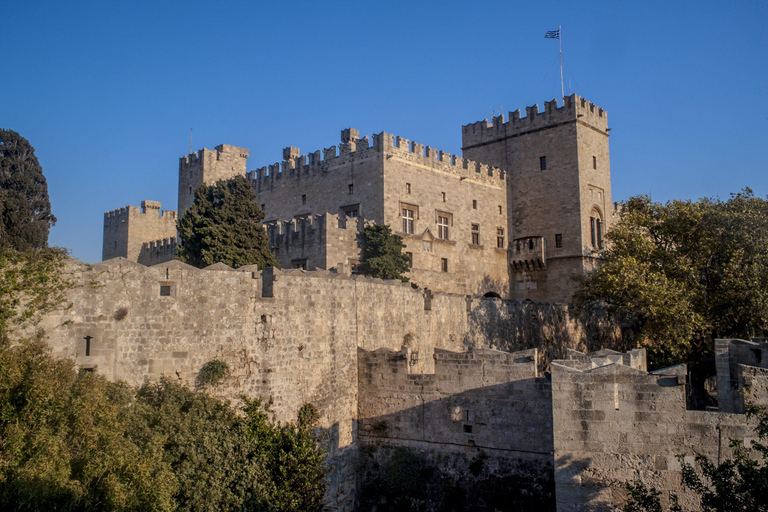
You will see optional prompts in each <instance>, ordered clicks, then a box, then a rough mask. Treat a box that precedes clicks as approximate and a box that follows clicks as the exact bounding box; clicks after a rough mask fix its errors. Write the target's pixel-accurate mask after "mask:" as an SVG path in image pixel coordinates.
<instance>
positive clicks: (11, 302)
mask: <svg viewBox="0 0 768 512" xmlns="http://www.w3.org/2000/svg"><path fill="white" fill-rule="evenodd" d="M65 257H66V253H65V252H64V251H63V250H62V249H58V248H48V249H41V250H29V251H25V252H19V251H16V250H14V249H9V248H0V343H5V342H7V341H8V335H9V331H10V330H12V329H13V328H14V327H18V326H19V325H22V324H24V323H26V322H31V323H34V322H35V321H37V320H38V319H39V318H40V317H41V316H42V315H43V314H44V313H46V312H48V311H50V310H51V309H53V308H54V307H56V306H58V305H60V304H62V302H63V301H64V290H66V289H67V287H68V286H69V283H68V282H67V280H66V279H65V278H64V277H63V276H62V266H63V263H64V258H65Z"/></svg>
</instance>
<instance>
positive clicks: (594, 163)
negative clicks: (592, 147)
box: [592, 156, 597, 169]
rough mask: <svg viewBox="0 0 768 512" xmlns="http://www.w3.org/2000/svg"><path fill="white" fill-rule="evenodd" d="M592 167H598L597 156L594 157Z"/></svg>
mask: <svg viewBox="0 0 768 512" xmlns="http://www.w3.org/2000/svg"><path fill="white" fill-rule="evenodd" d="M592 168H593V169H597V157H596V156H593V157H592Z"/></svg>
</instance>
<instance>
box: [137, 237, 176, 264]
mask: <svg viewBox="0 0 768 512" xmlns="http://www.w3.org/2000/svg"><path fill="white" fill-rule="evenodd" d="M175 254H176V237H173V238H164V239H162V240H154V241H152V242H144V243H143V244H141V252H139V259H138V261H137V262H138V263H140V264H142V265H148V266H149V265H156V264H158V263H164V262H166V261H171V260H172V259H173V256H174V255H175Z"/></svg>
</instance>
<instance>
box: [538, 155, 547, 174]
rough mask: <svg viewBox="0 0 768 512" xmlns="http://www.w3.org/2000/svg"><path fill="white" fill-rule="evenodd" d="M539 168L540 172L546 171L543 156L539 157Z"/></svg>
mask: <svg viewBox="0 0 768 512" xmlns="http://www.w3.org/2000/svg"><path fill="white" fill-rule="evenodd" d="M539 168H540V169H541V170H542V171H546V170H547V157H545V156H540V157H539Z"/></svg>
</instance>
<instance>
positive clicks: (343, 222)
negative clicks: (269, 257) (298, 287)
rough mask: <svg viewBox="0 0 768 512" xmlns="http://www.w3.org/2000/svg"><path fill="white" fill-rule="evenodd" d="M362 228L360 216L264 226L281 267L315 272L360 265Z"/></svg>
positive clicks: (313, 218) (302, 219) (315, 217)
mask: <svg viewBox="0 0 768 512" xmlns="http://www.w3.org/2000/svg"><path fill="white" fill-rule="evenodd" d="M364 225H365V220H364V219H363V218H362V217H355V218H352V217H347V216H346V215H344V214H342V215H335V214H331V213H324V214H321V215H312V216H308V217H299V218H295V219H292V220H288V221H276V222H271V223H268V224H267V225H266V227H267V236H268V237H269V243H270V247H271V249H272V251H273V252H274V254H275V256H276V257H277V260H278V261H279V262H280V266H281V267H282V268H303V269H305V270H316V269H330V268H335V267H338V265H339V264H341V265H343V266H344V267H346V268H349V267H353V266H355V265H356V264H357V263H359V261H360V257H361V249H360V240H359V235H360V232H361V231H362V230H363V227H364ZM347 273H348V272H347Z"/></svg>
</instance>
